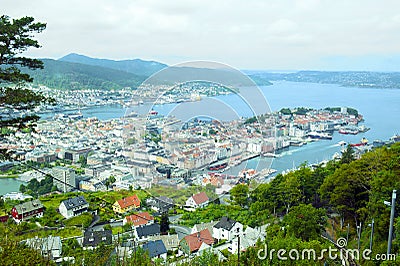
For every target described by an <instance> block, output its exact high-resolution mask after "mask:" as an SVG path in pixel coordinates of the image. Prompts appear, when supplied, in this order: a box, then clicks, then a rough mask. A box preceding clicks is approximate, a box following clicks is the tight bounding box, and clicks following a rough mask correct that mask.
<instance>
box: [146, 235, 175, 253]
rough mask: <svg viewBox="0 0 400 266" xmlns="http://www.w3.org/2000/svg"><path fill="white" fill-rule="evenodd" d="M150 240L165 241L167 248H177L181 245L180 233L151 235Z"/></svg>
mask: <svg viewBox="0 0 400 266" xmlns="http://www.w3.org/2000/svg"><path fill="white" fill-rule="evenodd" d="M149 240H153V241H156V240H161V241H162V242H163V243H164V246H165V248H166V249H167V250H176V249H178V247H179V238H178V234H173V235H170V234H168V235H155V236H150V237H149Z"/></svg>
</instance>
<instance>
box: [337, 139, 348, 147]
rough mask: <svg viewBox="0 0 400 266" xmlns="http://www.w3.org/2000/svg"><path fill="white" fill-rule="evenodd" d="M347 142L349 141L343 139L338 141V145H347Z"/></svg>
mask: <svg viewBox="0 0 400 266" xmlns="http://www.w3.org/2000/svg"><path fill="white" fill-rule="evenodd" d="M346 144H347V142H346V141H343V140H341V141H339V142H338V145H339V146H346Z"/></svg>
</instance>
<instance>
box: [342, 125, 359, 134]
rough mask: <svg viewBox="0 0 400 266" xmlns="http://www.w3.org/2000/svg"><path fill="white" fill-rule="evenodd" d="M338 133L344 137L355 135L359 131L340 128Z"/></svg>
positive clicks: (353, 128)
mask: <svg viewBox="0 0 400 266" xmlns="http://www.w3.org/2000/svg"><path fill="white" fill-rule="evenodd" d="M339 133H340V134H344V135H349V134H350V135H357V134H358V133H359V130H358V128H357V127H341V128H340V129H339Z"/></svg>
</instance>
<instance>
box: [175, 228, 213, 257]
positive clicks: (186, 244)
mask: <svg viewBox="0 0 400 266" xmlns="http://www.w3.org/2000/svg"><path fill="white" fill-rule="evenodd" d="M214 242H215V241H214V238H213V237H212V235H211V233H210V231H208V229H204V230H202V231H200V232H196V233H193V234H190V235H187V236H185V237H184V238H183V239H182V240H181V241H180V242H179V246H180V247H181V249H182V250H183V252H185V253H186V254H192V253H195V252H197V251H198V250H199V249H200V247H201V246H202V245H203V244H207V245H212V244H214Z"/></svg>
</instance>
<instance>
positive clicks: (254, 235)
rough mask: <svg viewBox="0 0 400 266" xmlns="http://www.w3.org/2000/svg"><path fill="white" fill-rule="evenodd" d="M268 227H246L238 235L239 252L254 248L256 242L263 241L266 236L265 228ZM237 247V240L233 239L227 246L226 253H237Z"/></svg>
mask: <svg viewBox="0 0 400 266" xmlns="http://www.w3.org/2000/svg"><path fill="white" fill-rule="evenodd" d="M267 226H268V225H263V226H261V227H256V228H251V227H247V228H246V230H245V231H244V232H243V233H242V234H240V235H239V238H240V250H241V251H243V250H246V249H247V248H248V247H252V246H255V245H256V243H257V240H260V241H264V240H265V238H266V236H267V234H266V231H265V230H266V228H267ZM238 246H239V239H238V238H234V239H233V240H232V242H231V243H230V245H229V246H228V251H229V252H231V253H232V254H234V253H237V251H238Z"/></svg>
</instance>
